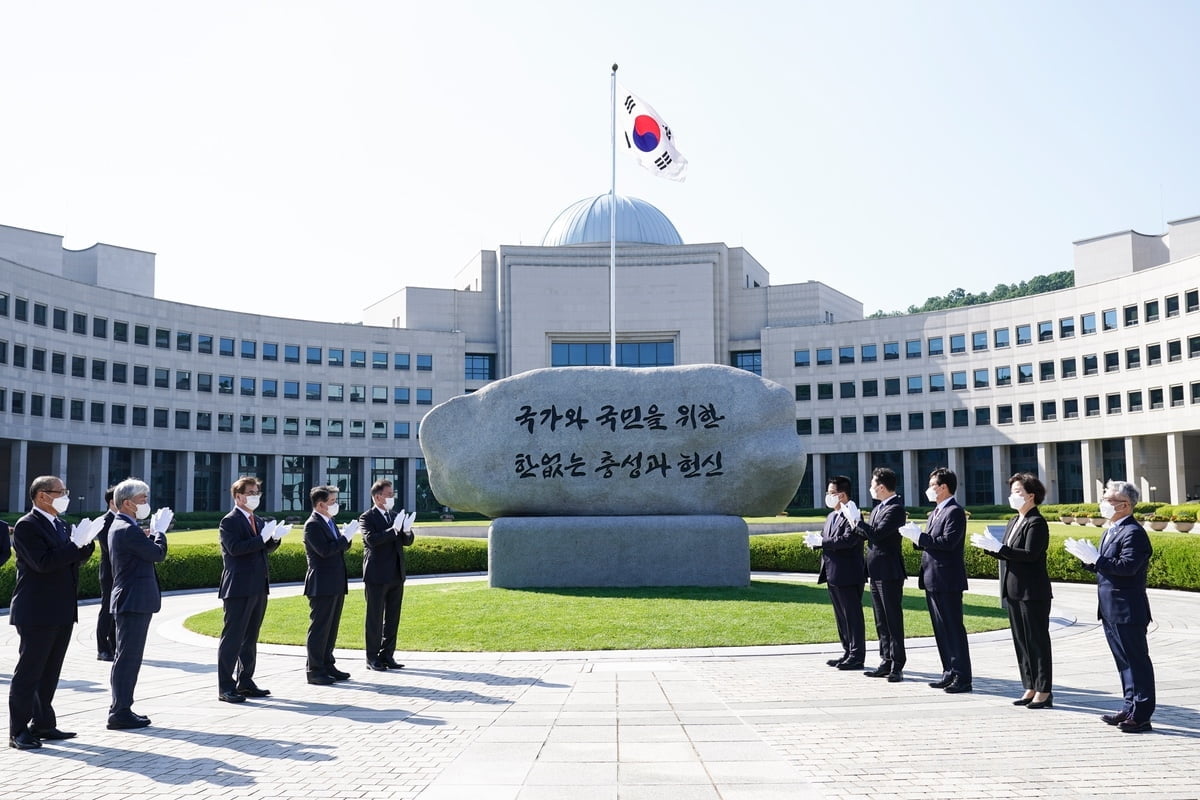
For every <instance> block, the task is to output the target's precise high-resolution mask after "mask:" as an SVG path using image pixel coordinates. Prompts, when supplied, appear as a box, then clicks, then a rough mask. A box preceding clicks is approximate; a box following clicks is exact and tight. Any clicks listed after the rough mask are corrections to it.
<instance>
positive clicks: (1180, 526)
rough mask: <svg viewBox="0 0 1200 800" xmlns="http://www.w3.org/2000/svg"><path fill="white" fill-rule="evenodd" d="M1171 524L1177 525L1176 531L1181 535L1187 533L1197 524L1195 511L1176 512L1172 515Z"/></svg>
mask: <svg viewBox="0 0 1200 800" xmlns="http://www.w3.org/2000/svg"><path fill="white" fill-rule="evenodd" d="M1171 522H1173V523H1175V530H1177V531H1179V532H1180V533H1187V532H1188V531H1190V530H1191V529H1192V526H1194V525H1195V524H1196V512H1195V511H1184V510H1180V511H1176V512H1175V513H1174V514H1172V515H1171Z"/></svg>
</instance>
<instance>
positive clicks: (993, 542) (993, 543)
mask: <svg viewBox="0 0 1200 800" xmlns="http://www.w3.org/2000/svg"><path fill="white" fill-rule="evenodd" d="M971 544H973V545H975V546H976V547H978V548H979V549H980V550H986V551H988V552H989V553H998V552H1000V548H1001V547H1002V546H1003V545H1001V543H1000V540H998V539H997V538H996V537H995V536H993V535H992V532H991V531H986V532H984V533H973V534H971Z"/></svg>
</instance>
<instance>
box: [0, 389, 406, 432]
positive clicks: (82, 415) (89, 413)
mask: <svg viewBox="0 0 1200 800" xmlns="http://www.w3.org/2000/svg"><path fill="white" fill-rule="evenodd" d="M8 394H9V393H8V390H6V389H2V388H0V412H2V411H5V410H11V412H12V413H13V414H14V415H17V416H23V415H25V414H28V415H29V416H34V417H43V416H48V417H50V418H51V419H70V420H72V421H74V422H84V421H88V422H94V423H97V424H104V423H105V422H107V423H108V424H110V425H132V426H133V427H135V428H147V427H154V428H174V429H175V430H181V431H187V430H193V429H194V430H198V431H212V430H216V431H217V432H218V433H233V432H234V424H235V422H236V424H237V431H238V433H255V432H256V428H257V432H260V433H264V434H277V433H282V434H283V435H284V436H299V435H300V431H301V421H302V420H301V418H300V417H283V418H282V426H281V425H280V417H278V416H275V415H270V414H268V415H263V416H255V415H254V414H233V413H229V412H216V413H213V412H211V411H195V412H193V411H191V410H190V409H175V410H174V413H172V410H171V409H169V408H148V407H146V406H126V405H124V404H123V403H110V404H105V403H101V402H96V401H85V400H79V399H71V400H70V401H68V400H66V399H65V398H62V397H49V398H47V397H46V396H45V395H42V394H32V393H31V394H29V395H28V396H26V393H25V392H20V391H13V392H12V402H11V404H10V403H9V398H8ZM27 401H28V405H27V404H26V403H27ZM214 418H215V424H216V427H215V428H214ZM303 423H304V426H303V431H304V435H305V436H321V435H322V428H324V435H325V436H328V437H333V438H337V437H341V436H349V438H351V439H364V438H366V436H367V431H368V426H369V430H370V435H371V438H372V439H387V438H389V428H388V423H387V422H386V421H384V420H372V421H369V422H368V421H367V420H361V419H352V420H350V421H349V424H347V422H346V420H342V419H328V420H322V419H321V418H319V417H305V418H304V419H303ZM322 423H324V425H323V424H322ZM419 427H420V423H419V422H407V421H393V422H392V424H391V433H390V435H391V437H392V438H396V439H408V438H409V437H410V432H411V435H416V432H417V431H418V429H419Z"/></svg>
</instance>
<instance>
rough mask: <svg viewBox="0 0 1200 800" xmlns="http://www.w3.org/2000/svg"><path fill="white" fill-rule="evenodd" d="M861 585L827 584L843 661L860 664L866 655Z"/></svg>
mask: <svg viewBox="0 0 1200 800" xmlns="http://www.w3.org/2000/svg"><path fill="white" fill-rule="evenodd" d="M862 596H863V585H862V584H861V583H860V584H858V585H857V586H834V585H833V584H829V599H830V600H832V601H833V618H834V620H836V621H837V629H838V638H839V639H841V641H842V652H843V656H844V658H845V660H847V661H857V662H862V660H863V659H864V658H866V655H867V626H866V622H865V620H864V618H863V607H862Z"/></svg>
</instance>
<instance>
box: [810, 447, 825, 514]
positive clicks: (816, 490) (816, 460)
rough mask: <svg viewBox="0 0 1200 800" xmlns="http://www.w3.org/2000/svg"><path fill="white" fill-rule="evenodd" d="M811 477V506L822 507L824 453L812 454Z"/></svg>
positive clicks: (823, 504) (823, 494)
mask: <svg viewBox="0 0 1200 800" xmlns="http://www.w3.org/2000/svg"><path fill="white" fill-rule="evenodd" d="M812 479H813V484H812V486H813V506H815V507H816V508H824V507H825V503H824V501H823V500H822V498H823V497H825V485H826V483H827V481H826V480H825V454H824V453H813V454H812Z"/></svg>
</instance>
